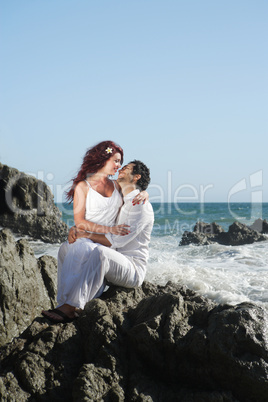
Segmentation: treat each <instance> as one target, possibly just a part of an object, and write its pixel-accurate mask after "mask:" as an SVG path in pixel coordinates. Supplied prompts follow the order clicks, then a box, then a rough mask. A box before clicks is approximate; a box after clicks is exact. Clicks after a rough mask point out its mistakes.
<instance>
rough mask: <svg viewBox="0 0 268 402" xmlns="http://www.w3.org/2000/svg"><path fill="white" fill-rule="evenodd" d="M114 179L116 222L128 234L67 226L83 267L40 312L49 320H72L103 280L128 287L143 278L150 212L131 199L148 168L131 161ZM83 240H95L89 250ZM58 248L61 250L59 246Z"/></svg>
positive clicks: (144, 185) (147, 175) (148, 207)
mask: <svg viewBox="0 0 268 402" xmlns="http://www.w3.org/2000/svg"><path fill="white" fill-rule="evenodd" d="M117 181H118V183H119V184H120V186H121V190H122V194H123V196H124V204H123V206H122V208H121V210H120V212H119V215H118V218H117V225H120V224H123V223H124V224H126V225H128V226H129V233H128V234H126V235H125V236H119V235H112V234H111V233H108V234H106V235H102V234H94V233H88V232H85V231H78V230H77V229H76V228H71V229H70V232H69V236H68V240H69V243H74V244H73V246H74V248H73V252H74V257H75V258H78V259H79V260H80V262H81V258H82V259H83V264H84V267H85V268H84V269H83V271H82V273H81V272H79V278H77V277H76V274H75V269H74V273H73V278H71V281H72V282H71V283H72V286H71V289H70V287H69V288H68V290H65V289H62V290H60V292H58V307H57V308H56V309H54V310H48V311H43V312H42V314H43V315H44V316H45V317H47V318H49V319H50V320H51V321H53V322H56V323H57V322H69V321H72V320H73V319H74V318H75V317H76V316H77V314H76V311H77V309H82V308H84V305H85V304H86V303H87V302H88V301H89V300H91V299H93V298H95V297H98V296H100V295H101V294H102V292H103V291H104V288H105V286H106V284H107V283H111V284H114V285H118V286H124V287H128V288H129V287H130V288H132V287H136V286H140V285H141V284H142V282H143V281H144V278H145V274H146V264H147V260H148V247H149V241H150V236H151V232H152V228H153V223H154V214H153V208H152V206H151V204H150V203H149V202H148V201H147V202H146V203H145V204H136V205H133V204H132V200H133V198H134V197H135V196H136V195H137V194H138V193H139V188H141V189H142V190H145V189H146V188H147V186H148V184H149V182H150V171H149V169H148V168H147V167H146V165H144V163H142V162H140V161H136V160H135V161H133V162H130V163H129V164H128V165H126V166H124V167H123V168H122V169H121V170H120V172H119V176H118V180H117ZM77 239H79V240H78V241H77V242H76V240H77ZM87 239H90V240H91V241H93V242H95V243H98V245H97V244H96V247H95V248H94V250H93V251H92V250H91V252H90V253H88V252H87V247H86V242H87V241H88V240H87ZM81 242H82V243H81ZM78 243H79V244H78ZM81 246H82V248H81ZM81 249H82V251H83V252H82V253H81ZM60 251H61V253H64V249H63V248H62V250H60ZM59 254H60V253H59ZM60 258H63V257H62V256H61V257H60ZM74 262H75V260H74ZM74 266H75V263H74ZM63 274H64V273H63ZM69 281H70V278H69ZM78 283H79V288H78ZM58 287H59V288H60V289H61V287H62V284H61V283H58Z"/></svg>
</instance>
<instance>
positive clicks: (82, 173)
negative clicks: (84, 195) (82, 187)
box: [66, 141, 124, 202]
mask: <svg viewBox="0 0 268 402" xmlns="http://www.w3.org/2000/svg"><path fill="white" fill-rule="evenodd" d="M108 148H109V149H111V150H112V151H111V152H107V149H108ZM117 152H118V153H119V154H120V155H121V163H123V156H124V153H123V149H122V148H121V147H120V146H119V145H117V144H115V143H114V142H113V141H102V142H100V143H99V144H97V145H95V146H94V147H92V148H90V149H88V150H87V152H86V154H85V156H84V159H83V163H82V165H81V168H80V170H79V171H78V173H77V175H76V177H74V178H73V184H72V186H71V188H70V190H69V191H68V192H66V198H67V200H68V201H69V202H72V200H73V198H74V189H75V187H76V185H77V184H78V183H79V182H80V181H82V180H85V179H86V178H87V177H88V176H89V174H90V173H96V172H97V171H98V170H100V169H101V168H103V166H104V165H105V163H106V162H107V160H108V159H110V158H111V156H113V155H114V154H116V153H117Z"/></svg>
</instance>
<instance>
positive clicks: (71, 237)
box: [68, 226, 77, 244]
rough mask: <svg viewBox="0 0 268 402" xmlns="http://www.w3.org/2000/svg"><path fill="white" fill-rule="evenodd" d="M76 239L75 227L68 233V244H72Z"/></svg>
mask: <svg viewBox="0 0 268 402" xmlns="http://www.w3.org/2000/svg"><path fill="white" fill-rule="evenodd" d="M76 239H77V229H76V227H75V226H72V227H71V229H70V230H69V233H68V242H69V243H70V244H72V243H74V242H75V241H76Z"/></svg>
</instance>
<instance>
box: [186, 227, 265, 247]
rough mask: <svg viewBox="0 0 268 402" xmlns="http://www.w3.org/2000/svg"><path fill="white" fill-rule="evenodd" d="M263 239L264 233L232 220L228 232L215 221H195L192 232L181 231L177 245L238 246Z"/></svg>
mask: <svg viewBox="0 0 268 402" xmlns="http://www.w3.org/2000/svg"><path fill="white" fill-rule="evenodd" d="M264 240H267V237H266V236H265V235H264V234H261V233H259V232H257V231H256V230H254V229H252V228H251V227H248V226H246V225H244V224H242V223H240V222H234V223H233V224H232V225H230V226H229V230H228V232H225V231H224V229H223V228H222V227H221V226H220V225H218V224H216V223H215V222H213V223H211V224H209V223H204V222H197V223H196V225H195V227H194V230H193V232H188V231H185V232H184V233H183V235H182V238H181V241H180V243H179V245H180V246H187V245H189V244H195V245H198V246H206V245H209V244H213V243H218V244H223V245H226V246H238V245H243V244H252V243H254V242H258V241H264Z"/></svg>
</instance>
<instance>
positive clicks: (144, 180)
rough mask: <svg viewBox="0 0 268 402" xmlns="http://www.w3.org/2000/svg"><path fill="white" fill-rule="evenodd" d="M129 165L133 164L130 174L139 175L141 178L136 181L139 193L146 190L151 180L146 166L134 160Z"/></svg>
mask: <svg viewBox="0 0 268 402" xmlns="http://www.w3.org/2000/svg"><path fill="white" fill-rule="evenodd" d="M129 163H133V165H134V166H133V170H132V174H140V175H141V178H140V179H139V180H138V181H137V183H136V184H137V187H139V188H140V190H141V191H143V190H146V188H147V187H148V185H149V183H150V181H151V178H150V170H149V169H148V168H147V166H146V165H145V164H144V163H143V162H141V161H137V160H136V159H135V160H134V161H131V162H129Z"/></svg>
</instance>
